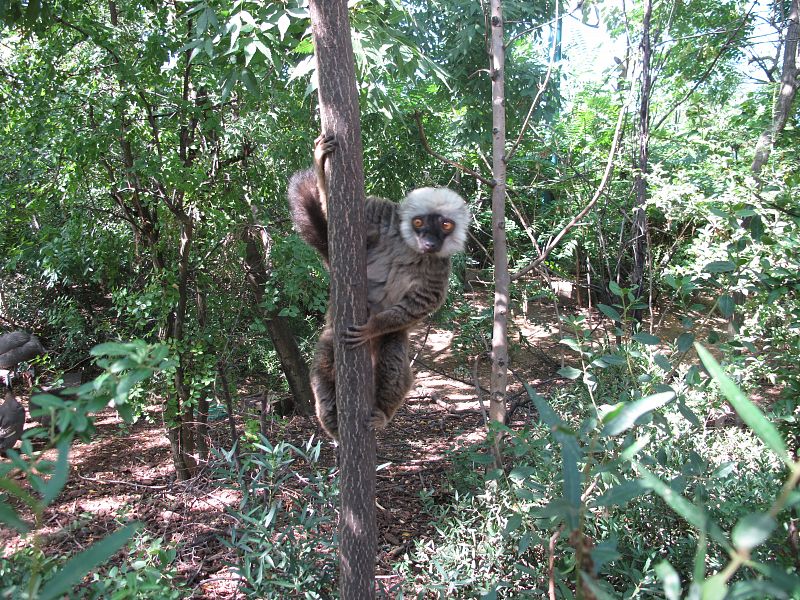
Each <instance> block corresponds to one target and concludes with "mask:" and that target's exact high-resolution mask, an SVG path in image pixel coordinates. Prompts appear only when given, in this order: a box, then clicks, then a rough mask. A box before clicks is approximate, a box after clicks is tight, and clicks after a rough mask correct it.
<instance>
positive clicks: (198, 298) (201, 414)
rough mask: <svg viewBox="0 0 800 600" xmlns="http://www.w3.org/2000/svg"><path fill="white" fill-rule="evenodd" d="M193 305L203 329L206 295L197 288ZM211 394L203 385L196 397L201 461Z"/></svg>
mask: <svg viewBox="0 0 800 600" xmlns="http://www.w3.org/2000/svg"><path fill="white" fill-rule="evenodd" d="M195 283H196V281H195ZM194 298H195V307H196V308H197V324H198V325H199V326H200V330H201V331H203V330H205V328H206V325H207V324H208V318H207V317H208V315H207V313H206V297H205V294H203V292H202V291H201V290H199V289H197V290H196V292H195V297H194ZM211 394H212V390H211V388H210V386H204V387H203V390H202V391H201V393H200V396H199V397H198V399H197V426H196V427H195V445H196V447H197V456H198V457H199V458H200V460H201V461H203V462H205V461H207V460H208V456H209V447H208V408H209V401H208V398H209V396H210V395H211Z"/></svg>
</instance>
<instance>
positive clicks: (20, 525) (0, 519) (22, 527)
mask: <svg viewBox="0 0 800 600" xmlns="http://www.w3.org/2000/svg"><path fill="white" fill-rule="evenodd" d="M0 523H5V524H6V525H10V526H11V527H13V528H14V529H16V530H17V531H19V532H20V533H28V531H30V529H31V528H30V526H29V525H28V524H27V523H26V522H25V521H23V520H22V519H20V518H19V515H17V512H16V511H15V510H14V509H13V508H11V507H10V506H9V505H8V504H6V503H5V502H3V501H0Z"/></svg>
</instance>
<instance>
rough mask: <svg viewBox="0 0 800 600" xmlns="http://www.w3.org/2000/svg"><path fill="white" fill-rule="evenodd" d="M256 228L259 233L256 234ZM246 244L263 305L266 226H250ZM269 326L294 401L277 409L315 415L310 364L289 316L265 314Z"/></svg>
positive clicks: (248, 263) (249, 271)
mask: <svg viewBox="0 0 800 600" xmlns="http://www.w3.org/2000/svg"><path fill="white" fill-rule="evenodd" d="M256 229H258V232H259V233H256ZM245 244H246V248H245V263H246V266H247V279H248V281H249V282H250V285H251V287H252V288H253V294H254V295H255V299H256V303H258V304H260V303H261V301H262V300H263V298H264V286H265V285H266V282H267V273H268V271H269V268H270V265H269V263H268V260H269V258H268V257H269V254H268V253H269V246H270V243H269V237H268V234H267V231H266V230H265V229H264V228H263V227H260V228H256V227H255V226H251V227H249V228H248V229H247V231H246V232H245ZM266 325H267V332H268V333H269V337H270V340H272V345H273V347H274V348H275V352H277V353H278V359H279V360H280V361H281V369H283V373H284V375H286V380H287V381H288V383H289V390H290V391H291V394H292V399H293V401H292V402H282V403H281V405H280V406H279V407H278V412H279V413H280V414H281V415H283V416H286V415H289V414H291V413H293V412H294V413H297V414H301V415H310V414H313V412H314V411H313V409H312V405H311V398H312V392H311V383H310V382H309V378H308V366H307V365H306V362H305V361H304V360H303V355H302V354H301V353H300V348H299V347H298V345H297V340H296V339H295V337H294V334H293V333H292V329H291V326H290V324H289V321H288V319H286V318H285V317H281V316H279V315H276V314H269V315H266Z"/></svg>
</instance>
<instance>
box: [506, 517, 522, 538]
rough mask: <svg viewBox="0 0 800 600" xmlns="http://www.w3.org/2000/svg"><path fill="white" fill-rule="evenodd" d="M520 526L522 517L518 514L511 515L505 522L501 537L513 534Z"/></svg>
mask: <svg viewBox="0 0 800 600" xmlns="http://www.w3.org/2000/svg"><path fill="white" fill-rule="evenodd" d="M521 525H522V515H521V514H519V513H514V514H512V515H511V516H510V517H509V518H508V521H507V522H506V526H505V528H504V529H503V535H508V534H509V533H513V532H515V531H516V530H517V529H519V528H520V526H521Z"/></svg>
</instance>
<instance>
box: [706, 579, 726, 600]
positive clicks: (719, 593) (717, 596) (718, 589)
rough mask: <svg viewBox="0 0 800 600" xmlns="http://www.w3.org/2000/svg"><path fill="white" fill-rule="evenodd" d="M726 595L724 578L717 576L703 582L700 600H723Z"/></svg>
mask: <svg viewBox="0 0 800 600" xmlns="http://www.w3.org/2000/svg"><path fill="white" fill-rule="evenodd" d="M727 593H728V585H727V584H726V583H725V577H724V576H723V575H720V574H717V575H714V576H713V577H710V578H709V579H706V580H705V581H704V582H703V587H702V592H701V594H700V598H701V599H702V600H723V599H724V598H725V595H726V594H727Z"/></svg>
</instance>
